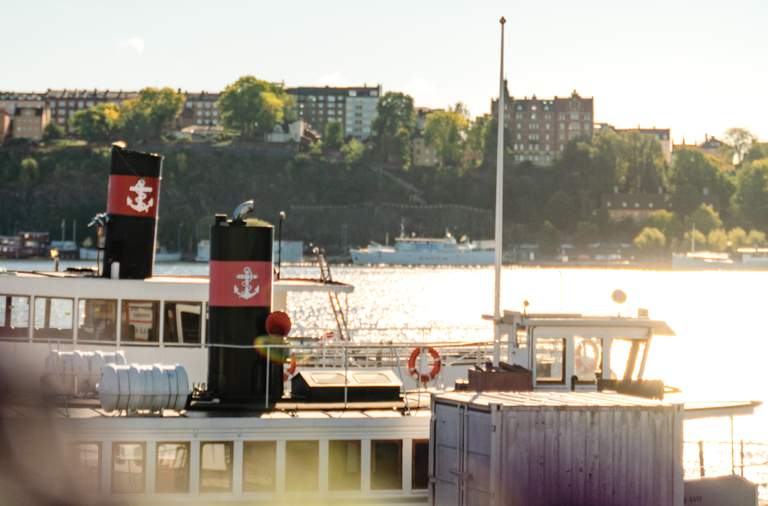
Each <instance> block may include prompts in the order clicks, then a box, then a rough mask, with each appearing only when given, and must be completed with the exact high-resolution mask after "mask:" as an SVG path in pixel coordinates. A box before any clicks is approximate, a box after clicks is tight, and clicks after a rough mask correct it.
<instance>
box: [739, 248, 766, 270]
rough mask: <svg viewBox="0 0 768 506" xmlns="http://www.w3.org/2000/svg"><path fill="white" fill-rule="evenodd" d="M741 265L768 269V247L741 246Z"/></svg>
mask: <svg viewBox="0 0 768 506" xmlns="http://www.w3.org/2000/svg"><path fill="white" fill-rule="evenodd" d="M736 253H738V254H739V256H740V257H741V266H742V267H746V268H749V269H768V248H739V249H737V250H736Z"/></svg>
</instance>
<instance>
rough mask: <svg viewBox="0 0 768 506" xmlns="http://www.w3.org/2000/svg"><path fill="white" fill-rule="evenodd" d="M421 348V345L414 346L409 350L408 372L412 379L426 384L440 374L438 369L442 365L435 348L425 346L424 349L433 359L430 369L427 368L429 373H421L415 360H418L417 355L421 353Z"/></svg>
mask: <svg viewBox="0 0 768 506" xmlns="http://www.w3.org/2000/svg"><path fill="white" fill-rule="evenodd" d="M421 350H422V348H421V347H416V348H414V349H413V351H412V352H411V356H410V357H409V358H408V373H409V374H410V375H411V376H412V377H413V379H415V380H417V381H419V382H421V383H424V384H425V385H426V384H427V383H429V382H430V381H432V380H433V379H435V378H436V377H437V375H438V374H440V369H441V368H442V367H443V364H442V362H441V361H440V354H439V353H438V352H437V350H436V349H434V348H433V347H431V346H429V347H427V348H426V350H427V353H429V355H430V356H431V357H432V360H433V363H432V369H430V370H429V373H422V372H421V371H419V370H418V369H417V368H416V360H418V358H419V355H421Z"/></svg>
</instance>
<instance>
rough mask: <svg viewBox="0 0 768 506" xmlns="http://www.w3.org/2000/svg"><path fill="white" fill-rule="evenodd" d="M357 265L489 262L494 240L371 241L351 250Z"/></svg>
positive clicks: (445, 238) (449, 238)
mask: <svg viewBox="0 0 768 506" xmlns="http://www.w3.org/2000/svg"><path fill="white" fill-rule="evenodd" d="M349 253H350V255H351V256H352V263H354V264H357V265H368V264H370V265H376V264H388V265H492V264H493V259H494V251H493V241H483V245H482V247H481V246H479V245H478V244H476V243H472V242H466V243H459V242H457V241H456V239H454V238H453V237H451V236H446V237H442V238H426V237H424V238H422V237H398V238H397V239H395V245H394V247H392V246H382V245H381V244H378V243H375V242H372V243H370V244H369V245H368V247H366V248H358V249H354V248H353V249H350V250H349Z"/></svg>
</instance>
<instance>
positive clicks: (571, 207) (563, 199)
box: [546, 190, 579, 231]
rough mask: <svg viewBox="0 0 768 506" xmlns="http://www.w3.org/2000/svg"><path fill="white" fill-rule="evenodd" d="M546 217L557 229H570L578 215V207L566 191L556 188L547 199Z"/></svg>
mask: <svg viewBox="0 0 768 506" xmlns="http://www.w3.org/2000/svg"><path fill="white" fill-rule="evenodd" d="M546 209H547V217H548V218H549V219H550V220H551V221H552V223H553V224H554V225H555V227H557V229H558V230H562V231H570V230H573V227H574V226H575V224H576V220H577V219H578V217H579V213H578V209H577V207H576V204H575V203H574V201H573V198H571V196H570V195H568V193H566V192H565V191H563V190H558V191H556V192H555V193H553V194H552V196H551V197H549V200H548V201H547V207H546Z"/></svg>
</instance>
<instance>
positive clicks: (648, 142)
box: [621, 132, 666, 193]
mask: <svg viewBox="0 0 768 506" xmlns="http://www.w3.org/2000/svg"><path fill="white" fill-rule="evenodd" d="M621 137H622V141H623V143H624V146H623V153H622V155H623V157H624V159H625V163H626V173H625V174H624V187H625V190H626V191H628V192H630V193H655V192H657V191H659V188H662V187H664V186H665V183H666V182H665V174H664V172H665V168H666V163H665V162H664V155H663V154H662V152H661V144H659V141H658V140H656V138H655V137H653V136H651V135H645V134H642V133H640V132H628V133H624V134H622V135H621Z"/></svg>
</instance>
